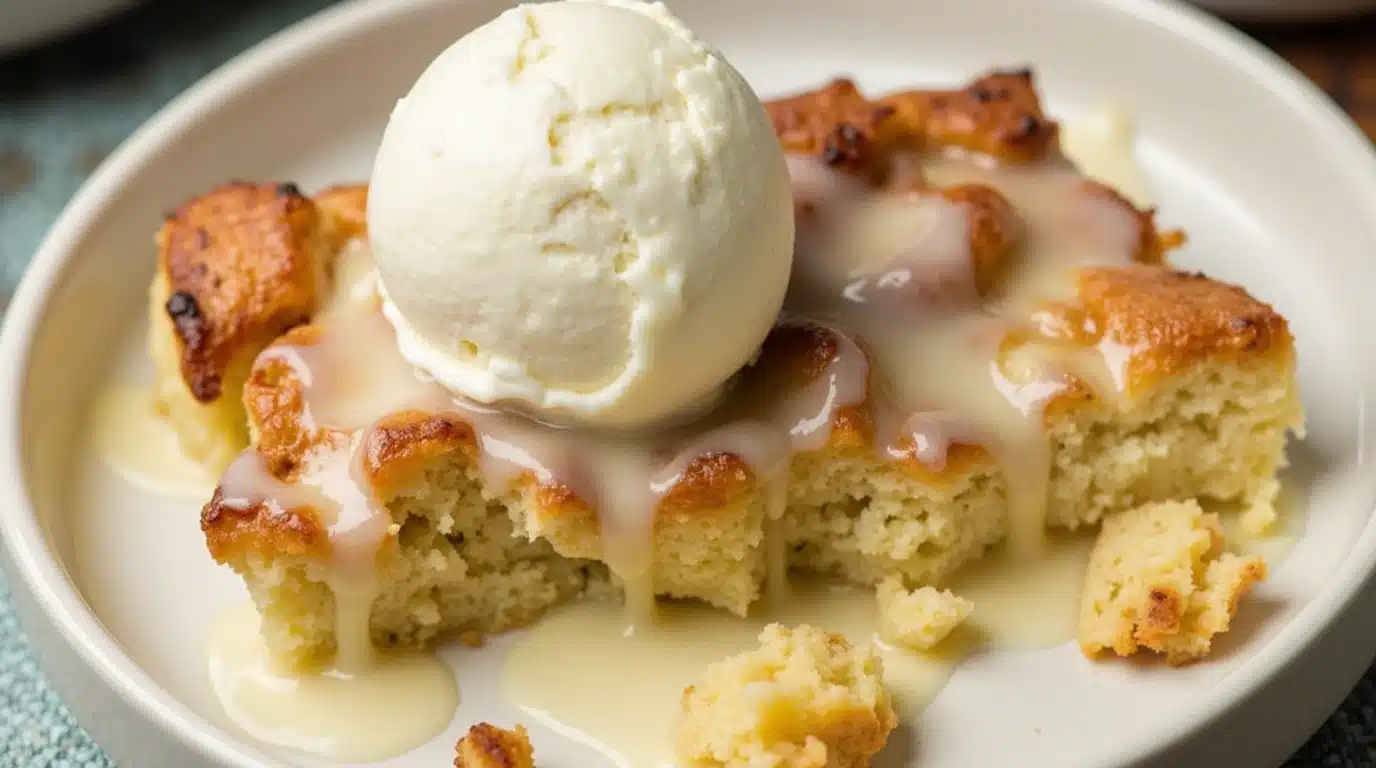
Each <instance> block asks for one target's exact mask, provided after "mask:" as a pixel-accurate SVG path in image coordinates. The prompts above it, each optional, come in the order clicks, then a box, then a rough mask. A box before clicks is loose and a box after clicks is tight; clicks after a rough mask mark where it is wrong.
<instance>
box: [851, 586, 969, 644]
mask: <svg viewBox="0 0 1376 768" xmlns="http://www.w3.org/2000/svg"><path fill="white" fill-rule="evenodd" d="M875 599H876V600H877V601H878V603H879V636H880V637H882V638H883V639H884V640H885V641H886V642H890V643H894V644H895V645H899V646H902V647H904V648H909V649H911V650H914V651H929V650H931V649H932V648H934V647H936V645H937V644H938V643H940V642H941V641H942V640H945V639H946V637H947V636H949V635H950V634H951V633H952V632H953V631H955V628H956V627H958V626H960V625H961V623H962V622H964V621H965V619H966V618H967V617H968V616H969V615H970V612H971V611H973V610H974V608H975V604H974V603H972V602H970V601H969V600H966V599H965V598H963V597H959V596H957V595H956V594H955V593H953V592H951V590H949V589H946V590H939V589H937V588H936V587H919V588H918V589H908V588H907V587H905V586H904V585H903V579H901V578H899V577H897V576H890V577H888V578H887V579H884V580H883V581H881V582H879V586H878V587H877V588H876V589H875Z"/></svg>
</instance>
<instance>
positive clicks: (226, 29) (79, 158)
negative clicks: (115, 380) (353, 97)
mask: <svg viewBox="0 0 1376 768" xmlns="http://www.w3.org/2000/svg"><path fill="white" fill-rule="evenodd" d="M7 1H8V0H0V2H7ZM330 2H331V0H198V1H197V2H182V1H180V0H157V1H155V2H149V3H148V4H146V5H145V6H143V7H141V8H139V9H137V10H134V11H132V12H130V13H128V14H126V15H124V16H122V17H120V18H118V19H116V20H114V21H113V22H111V23H110V24H108V25H106V26H104V27H102V28H100V29H98V30H94V31H92V32H89V33H86V34H83V35H79V36H77V37H73V38H70V39H68V40H66V41H62V42H59V43H57V44H55V45H52V46H49V47H46V48H44V49H42V50H39V51H36V52H33V53H30V54H26V55H23V56H21V57H18V58H11V59H8V60H6V59H0V279H3V281H4V283H5V284H6V285H12V284H13V283H14V281H15V280H17V279H18V277H19V275H20V273H21V272H23V269H24V265H25V263H26V262H27V261H28V259H29V256H30V254H31V253H33V250H34V249H35V248H36V247H37V245H38V241H39V239H40V238H41V237H42V236H43V233H44V231H45V230H46V229H47V228H48V226H49V225H50V224H51V223H52V221H53V219H54V218H55V217H56V216H57V214H58V212H59V211H60V210H61V209H62V206H63V205H64V204H65V203H66V202H67V200H68V199H69V198H70V197H71V196H72V194H73V193H74V192H76V189H77V187H78V186H79V185H80V184H81V180H82V179H83V178H85V176H86V174H88V173H89V172H90V171H91V170H92V169H93V168H95V166H96V165H98V164H99V163H100V161H101V160H102V159H103V158H104V157H105V155H106V154H108V153H109V152H110V150H111V149H113V148H114V147H115V146H116V145H118V144H119V142H120V141H122V140H123V139H124V137H125V136H127V135H128V134H129V133H130V132H132V131H133V130H134V129H135V128H137V127H138V126H139V124H140V123H142V122H143V121H144V120H146V119H147V118H148V117H149V116H150V115H152V114H153V113H154V112H155V111H157V109H158V108H159V107H161V106H162V105H163V104H164V103H166V102H167V100H168V99H170V98H172V97H173V96H175V95H176V94H177V93H179V92H180V91H182V90H183V89H185V88H186V87H187V86H189V85H191V84H192V83H194V82H195V81H196V80H197V79H199V78H200V77H201V76H202V75H204V74H206V73H207V72H209V71H210V70H211V69H213V68H215V67H216V66H218V65H219V64H221V63H223V62H224V61H225V60H226V59H228V58H229V57H231V56H233V55H234V54H236V53H238V52H239V51H242V50H243V49H245V48H247V47H249V46H250V45H252V44H253V43H255V42H257V41H258V40H260V39H262V38H263V37H265V36H267V35H268V34H271V33H272V32H273V31H275V30H277V29H280V28H281V27H283V26H285V25H287V24H290V23H291V22H293V21H296V20H298V19H301V18H304V17H305V16H307V15H309V14H310V13H312V12H314V11H316V10H319V9H320V8H322V7H324V6H326V5H329V4H330ZM2 578H3V577H0V579H2ZM111 765H113V763H112V762H111V761H110V760H109V759H108V758H107V757H106V756H105V755H104V754H103V753H102V752H101V751H100V748H99V747H98V746H97V745H96V744H95V743H94V742H92V741H91V739H90V737H88V736H87V735H86V733H85V732H84V731H83V730H82V729H81V727H80V726H79V725H77V724H76V722H75V721H74V720H73V719H72V716H71V715H70V713H68V712H67V709H66V707H64V706H63V705H62V702H61V701H59V700H58V698H57V697H56V695H55V694H54V693H53V691H52V690H51V689H50V688H49V687H48V685H47V683H46V682H45V681H44V680H43V676H42V673H41V672H40V671H39V670H38V667H37V666H36V665H35V663H34V659H33V655H32V654H31V653H30V650H29V648H28V643H27V640H26V639H25V637H24V634H23V632H22V630H21V629H20V627H19V624H18V622H17V621H16V619H15V616H14V614H13V612H12V610H11V608H10V604H9V589H8V586H7V585H5V584H4V583H3V581H0V768H39V767H41V766H64V767H65V766H82V767H83V768H87V767H89V768H106V767H107V766H111ZM1287 766H1295V767H1297V768H1298V767H1300V766H1305V767H1307V766H1334V767H1335V768H1348V767H1349V766H1352V767H1355V766H1376V667H1374V668H1373V669H1372V670H1371V671H1368V673H1367V675H1366V677H1365V678H1364V679H1363V680H1362V681H1361V683H1360V684H1359V685H1358V686H1357V688H1356V690H1354V691H1353V692H1352V694H1351V695H1350V696H1348V698H1347V700H1346V701H1344V702H1343V704H1342V706H1341V707H1340V708H1339V709H1338V711H1337V712H1336V713H1334V714H1333V716H1332V717H1331V718H1330V719H1329V720H1328V722H1327V723H1326V724H1325V725H1324V727H1323V728H1322V729H1321V730H1320V731H1319V732H1318V733H1317V734H1315V735H1314V737H1313V738H1311V739H1310V740H1309V742H1308V743H1306V744H1305V745H1304V747H1303V748H1302V749H1300V751H1299V752H1298V753H1296V755H1295V756H1294V757H1293V758H1291V760H1290V761H1289V762H1288V763H1287ZM185 768H191V767H189V766H188V767H185Z"/></svg>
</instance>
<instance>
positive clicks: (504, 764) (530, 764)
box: [454, 723, 535, 768]
mask: <svg viewBox="0 0 1376 768" xmlns="http://www.w3.org/2000/svg"><path fill="white" fill-rule="evenodd" d="M454 768H535V748H534V747H532V746H531V744H530V737H529V736H528V735H527V734H526V729H525V726H523V725H518V726H516V728H515V729H514V730H506V729H505V728H498V727H497V726H495V725H491V724H489V723H478V724H477V725H475V726H473V727H472V728H469V729H468V734H467V735H465V736H464V737H463V738H462V739H459V743H458V744H456V745H455V746H454Z"/></svg>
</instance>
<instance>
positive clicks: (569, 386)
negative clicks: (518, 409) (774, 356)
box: [368, 0, 793, 427]
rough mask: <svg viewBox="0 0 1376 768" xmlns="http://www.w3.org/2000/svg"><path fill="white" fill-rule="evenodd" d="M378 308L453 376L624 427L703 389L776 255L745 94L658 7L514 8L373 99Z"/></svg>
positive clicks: (749, 347) (786, 200)
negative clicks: (381, 103) (378, 136)
mask: <svg viewBox="0 0 1376 768" xmlns="http://www.w3.org/2000/svg"><path fill="white" fill-rule="evenodd" d="M368 225H369V232H370V237H371V239H372V243H373V247H374V249H375V253H376V259H377V268H378V276H379V283H380V286H379V288H380V291H381V293H382V295H383V311H384V313H385V314H386V316H387V318H388V319H389V320H390V321H391V323H392V325H393V326H394V327H395V329H396V331H397V339H398V343H399V346H400V349H401V352H402V354H403V355H404V356H405V357H406V359H407V360H408V361H410V362H411V364H413V365H415V366H416V367H417V368H420V369H422V370H423V371H425V372H427V373H429V374H430V375H431V376H433V377H434V378H435V379H436V380H437V381H438V382H440V383H441V384H443V385H445V386H446V387H447V388H449V389H450V390H451V391H455V392H458V393H460V394H463V395H467V396H469V397H471V398H474V399H476V400H479V401H483V402H489V403H491V402H500V401H510V402H516V403H518V404H520V405H523V406H525V407H527V408H529V409H532V410H534V411H536V412H537V413H538V414H548V415H554V416H557V417H558V416H562V417H563V418H566V419H574V420H577V421H580V422H584V423H590V424H597V425H604V426H613V427H623V426H636V425H647V424H652V423H655V422H657V421H660V420H663V419H668V418H672V417H673V416H675V415H676V414H680V413H683V412H685V411H687V410H690V409H692V408H693V407H694V406H695V405H696V404H699V403H703V402H705V401H707V400H710V398H711V397H712V396H713V394H714V393H715V392H716V391H717V390H718V389H719V388H720V387H721V385H722V384H723V383H724V382H726V381H727V380H728V379H729V378H730V376H731V375H732V374H733V373H735V372H736V371H737V370H739V369H740V368H741V367H742V366H744V365H745V364H747V363H748V362H749V361H750V359H751V358H752V356H753V355H754V354H755V353H756V351H757V350H758V348H759V345H760V343H761V342H762V341H763V339H764V337H765V335H766V334H767V333H768V331H769V329H770V327H771V326H772V324H773V323H774V320H775V317H776V315H777V313H778V312H779V309H780V307H781V305H782V302H783V296H784V292H785V290H786V287H787V283H788V277H789V271H790V268H791V263H792V247H793V213H792V204H791V196H790V190H789V181H788V172H787V169H786V164H785V161H784V156H783V153H782V150H781V149H780V147H779V144H778V141H777V140H776V139H775V136H774V132H773V130H772V127H771V124H770V122H769V118H768V116H767V115H766V113H765V111H764V108H763V107H762V106H761V104H760V101H759V99H758V98H757V97H756V95H755V94H754V93H753V92H752V91H751V89H750V86H749V85H747V84H746V82H745V80H744V78H742V77H741V75H740V73H738V72H737V71H736V70H735V69H734V68H732V66H731V65H730V64H728V63H727V62H726V61H725V60H724V59H723V58H722V57H721V55H720V54H719V53H717V52H716V51H715V50H713V49H712V48H711V47H709V46H707V45H706V44H704V43H703V42H701V41H700V40H698V39H697V38H696V37H694V35H693V34H692V32H690V31H689V30H688V29H687V27H685V26H684V25H683V24H682V23H681V22H680V21H678V20H677V19H676V18H674V17H673V16H672V15H670V13H669V12H668V10H666V9H665V7H664V6H663V5H662V4H659V3H654V4H651V3H642V2H634V1H633V0H601V1H598V2H594V1H592V0H572V1H568V2H556V3H546V4H536V5H528V6H521V7H518V8H513V9H511V10H509V11H507V12H506V13H503V14H502V15H501V16H499V17H498V18H496V19H495V20H493V21H491V22H490V23H488V24H486V25H485V26H483V27H480V28H479V29H477V30H475V31H473V32H472V33H471V34H469V35H467V36H466V37H464V38H463V39H461V40H459V41H458V42H457V43H455V44H454V45H453V46H451V47H450V48H449V49H448V50H446V51H445V52H444V53H442V54H440V56H439V57H438V58H436V59H435V61H434V62H432V63H431V64H430V66H429V68H428V69H427V70H426V71H425V73H424V74H423V75H421V77H420V79H419V80H418V81H417V82H416V84H415V85H414V86H413V88H412V89H411V92H410V93H409V94H408V95H407V96H406V97H405V98H404V99H402V100H401V101H400V102H399V103H398V104H397V106H396V109H395V111H394V112H393V113H392V117H391V121H390V122H389V123H388V125H387V129H386V132H385V134H384V136H383V139H382V145H381V148H380V149H379V151H378V153H377V158H376V164H375V167H374V171H373V178H372V185H371V188H370V192H369V201H368Z"/></svg>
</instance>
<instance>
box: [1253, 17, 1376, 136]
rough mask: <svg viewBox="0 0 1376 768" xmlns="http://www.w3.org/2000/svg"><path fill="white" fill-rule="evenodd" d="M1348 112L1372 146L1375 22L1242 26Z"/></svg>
mask: <svg viewBox="0 0 1376 768" xmlns="http://www.w3.org/2000/svg"><path fill="white" fill-rule="evenodd" d="M1243 31H1245V32H1247V33H1248V34H1250V35H1252V36H1253V37H1255V38H1257V39H1258V40H1260V41H1261V42H1262V43H1264V44H1266V45H1267V46H1269V47H1270V48H1271V49H1272V50H1274V51H1275V52H1276V53H1279V54H1280V55H1281V56H1283V57H1285V58H1286V59H1287V60H1288V61H1289V62H1290V63H1291V64H1294V65H1295V67H1296V68H1297V69H1299V70H1300V71H1301V72H1303V73H1304V74H1306V75H1308V76H1309V78H1310V79H1311V80H1313V81H1314V82H1315V83H1318V85H1319V87H1320V88H1323V89H1324V90H1325V91H1327V92H1328V95H1329V96H1331V97H1333V100H1334V101H1336V102H1338V104H1339V105H1340V106H1342V108H1343V109H1346V110H1347V111H1348V113H1349V114H1351V115H1352V117H1353V119H1355V120H1356V121H1357V124H1358V125H1360V126H1361V127H1362V130H1364V131H1366V134H1367V135H1368V136H1370V137H1371V138H1372V139H1373V140H1376V17H1373V18H1369V19H1366V20H1357V21H1346V22H1335V23H1331V24H1322V25H1318V26H1312V27H1298V28H1286V27H1265V26H1261V27H1256V26H1244V27H1243Z"/></svg>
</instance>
